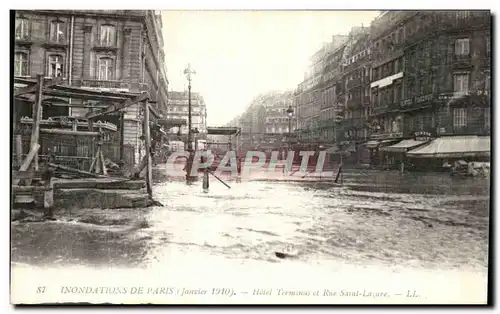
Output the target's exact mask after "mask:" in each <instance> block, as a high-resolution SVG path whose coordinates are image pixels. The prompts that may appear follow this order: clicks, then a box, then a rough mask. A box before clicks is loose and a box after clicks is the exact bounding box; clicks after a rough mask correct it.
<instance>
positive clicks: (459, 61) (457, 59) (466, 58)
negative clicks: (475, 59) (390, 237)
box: [452, 54, 472, 68]
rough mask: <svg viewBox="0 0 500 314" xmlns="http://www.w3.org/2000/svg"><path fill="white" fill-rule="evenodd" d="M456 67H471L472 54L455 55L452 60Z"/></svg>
mask: <svg viewBox="0 0 500 314" xmlns="http://www.w3.org/2000/svg"><path fill="white" fill-rule="evenodd" d="M452 64H453V67H454V68H457V67H458V68H463V67H466V68H468V67H471V66H472V64H471V56H470V54H469V55H454V56H453V61H452Z"/></svg>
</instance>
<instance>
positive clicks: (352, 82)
mask: <svg viewBox="0 0 500 314" xmlns="http://www.w3.org/2000/svg"><path fill="white" fill-rule="evenodd" d="M362 83H363V82H362V81H361V78H359V77H358V78H354V79H352V80H349V81H348V82H347V89H353V88H356V87H359V86H361V85H362Z"/></svg>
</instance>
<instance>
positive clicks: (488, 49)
mask: <svg viewBox="0 0 500 314" xmlns="http://www.w3.org/2000/svg"><path fill="white" fill-rule="evenodd" d="M486 55H487V56H489V55H490V37H489V35H488V36H486Z"/></svg>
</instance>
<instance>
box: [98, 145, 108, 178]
mask: <svg viewBox="0 0 500 314" xmlns="http://www.w3.org/2000/svg"><path fill="white" fill-rule="evenodd" d="M99 155H100V156H101V168H102V174H104V175H106V176H107V175H108V170H107V169H106V163H105V162H104V155H103V154H102V149H101V150H100V151H99Z"/></svg>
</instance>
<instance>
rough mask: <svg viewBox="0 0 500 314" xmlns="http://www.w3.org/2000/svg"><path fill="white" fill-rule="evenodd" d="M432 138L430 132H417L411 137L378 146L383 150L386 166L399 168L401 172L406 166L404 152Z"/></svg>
mask: <svg viewBox="0 0 500 314" xmlns="http://www.w3.org/2000/svg"><path fill="white" fill-rule="evenodd" d="M431 140H432V135H431V133H428V132H417V133H415V134H414V137H413V139H405V140H402V141H400V142H398V143H395V144H393V145H389V146H385V147H382V148H380V151H382V152H384V157H385V160H386V166H387V168H391V169H400V170H401V171H402V172H403V171H404V170H405V169H406V168H407V167H408V162H407V157H406V152H408V151H409V150H412V149H415V148H417V147H421V146H423V145H425V144H427V143H429V141H431Z"/></svg>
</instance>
